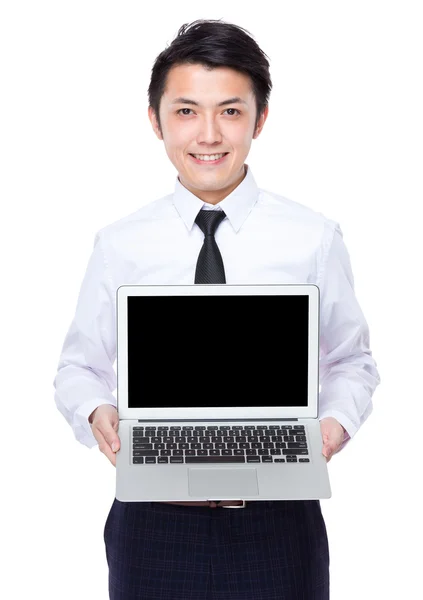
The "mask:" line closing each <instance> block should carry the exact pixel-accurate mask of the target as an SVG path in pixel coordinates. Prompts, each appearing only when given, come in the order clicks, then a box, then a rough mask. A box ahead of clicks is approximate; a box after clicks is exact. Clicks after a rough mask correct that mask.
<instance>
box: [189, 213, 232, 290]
mask: <svg viewBox="0 0 423 600" xmlns="http://www.w3.org/2000/svg"><path fill="white" fill-rule="evenodd" d="M225 217H226V215H225V213H224V212H223V210H200V211H199V213H198V215H197V218H196V219H195V222H196V223H197V225H198V227H199V228H200V229H201V231H202V232H203V233H204V242H203V246H202V248H201V250H200V254H199V255H198V260H197V268H196V270H195V281H194V283H226V279H225V268H224V266H223V260H222V255H221V254H220V250H219V248H218V245H217V244H216V240H215V239H214V234H215V231H216V229H217V227H218V225H219V224H220V223H221V222H222V221H223V219H224V218H225Z"/></svg>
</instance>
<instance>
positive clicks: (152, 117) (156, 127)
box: [148, 106, 163, 140]
mask: <svg viewBox="0 0 423 600" xmlns="http://www.w3.org/2000/svg"><path fill="white" fill-rule="evenodd" d="M148 118H149V119H150V123H151V125H152V127H153V131H154V133H155V134H156V135H157V137H158V138H159V140H162V139H163V136H162V133H161V131H160V127H159V123H158V121H157V117H156V113H155V112H154V109H153V107H152V106H149V107H148Z"/></svg>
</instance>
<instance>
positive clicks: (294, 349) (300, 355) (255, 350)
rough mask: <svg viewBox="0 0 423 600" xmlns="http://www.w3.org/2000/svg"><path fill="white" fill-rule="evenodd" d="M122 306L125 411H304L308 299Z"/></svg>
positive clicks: (170, 299) (138, 299) (179, 299)
mask: <svg viewBox="0 0 423 600" xmlns="http://www.w3.org/2000/svg"><path fill="white" fill-rule="evenodd" d="M127 302H128V307H127V308H128V312H127V315H128V322H127V329H128V346H127V352H128V407H129V408H182V407H192V406H195V407H228V406H231V407H247V406H275V407H277V406H294V407H296V406H298V407H300V406H301V407H304V406H307V390H308V330H309V320H308V314H309V298H308V296H307V295H286V296H284V295H282V296H281V295H233V296H232V295H222V296H220V295H217V296H216V295H213V296H212V295H210V296H208V295H198V296H197V295H192V296H190V295H188V296H187V295H184V296H182V295H181V296H177V295H176V296H129V297H128V299H127Z"/></svg>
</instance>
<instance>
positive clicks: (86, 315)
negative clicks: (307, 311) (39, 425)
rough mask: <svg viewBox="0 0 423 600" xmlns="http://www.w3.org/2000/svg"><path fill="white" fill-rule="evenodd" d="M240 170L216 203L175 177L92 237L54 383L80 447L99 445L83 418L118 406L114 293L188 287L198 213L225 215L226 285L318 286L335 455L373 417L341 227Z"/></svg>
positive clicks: (324, 409)
mask: <svg viewBox="0 0 423 600" xmlns="http://www.w3.org/2000/svg"><path fill="white" fill-rule="evenodd" d="M245 169H246V176H245V177H244V179H243V181H242V182H241V183H240V184H239V185H238V187H237V188H235V189H234V190H233V191H232V192H231V193H230V194H229V195H228V196H227V197H226V198H225V199H224V200H222V201H221V202H220V203H219V204H218V205H216V206H213V205H210V204H206V203H204V202H203V201H202V200H200V199H199V198H197V196H195V195H194V194H192V193H191V192H190V191H188V190H187V189H186V188H185V187H184V186H183V185H182V184H181V183H180V181H179V178H178V177H176V182H175V189H174V192H173V193H172V194H169V195H167V196H164V197H162V198H159V199H156V200H154V201H152V202H150V203H149V204H147V205H145V206H143V207H141V208H140V209H139V210H137V211H135V212H134V213H131V214H130V215H128V216H125V217H123V218H121V219H119V220H118V221H116V222H114V223H112V224H110V225H107V226H105V227H103V228H102V229H100V230H99V231H98V232H97V233H96V235H95V240H94V248H93V251H92V254H91V256H90V258H89V261H88V266H87V269H86V272H85V276H84V278H83V281H82V285H81V289H80V293H79V296H78V301H77V306H76V312H75V315H74V317H73V320H72V322H71V324H70V327H69V330H68V332H67V335H66V337H65V340H64V344H63V348H62V352H61V355H60V359H59V364H58V368H57V374H56V377H55V379H54V382H53V385H54V388H55V402H56V405H57V408H58V409H59V410H60V412H61V413H62V414H63V415H64V417H65V419H66V420H67V422H68V423H69V425H70V426H71V427H72V429H73V431H74V434H75V437H76V439H77V440H79V441H80V442H81V443H82V444H85V445H86V446H88V447H89V448H91V447H93V446H95V445H96V444H97V441H96V439H95V437H94V436H93V434H92V431H91V425H90V423H89V422H88V417H89V416H90V414H91V413H92V412H93V410H94V409H95V408H97V406H99V405H100V404H112V405H114V406H116V397H115V395H114V393H113V392H114V391H115V389H116V387H117V379H116V373H115V369H114V363H115V359H116V297H115V294H116V290H117V288H118V287H119V286H120V285H123V284H193V283H194V274H195V267H196V262H197V258H198V254H199V252H200V249H201V246H202V244H203V239H204V235H203V233H202V232H201V230H200V228H199V227H198V226H197V225H196V224H195V223H194V220H195V217H196V215H197V213H198V211H199V210H200V209H201V208H209V209H214V210H216V209H222V210H224V211H225V213H226V218H225V219H224V220H223V221H222V223H221V224H220V225H219V227H218V229H217V232H216V235H215V238H216V242H217V244H218V246H219V249H220V252H221V254H222V257H223V262H224V266H225V274H226V283H228V284H246V283H266V284H272V283H291V284H292V283H313V284H316V285H317V286H318V287H319V288H320V357H319V358H320V360H319V371H320V385H321V391H320V396H319V419H323V418H324V417H329V416H331V417H334V418H335V419H337V421H339V423H341V425H343V427H344V428H345V430H346V434H345V437H344V443H343V445H342V447H341V449H342V448H344V447H345V444H346V443H347V442H348V441H349V439H350V438H352V437H353V436H354V435H355V433H356V432H357V431H358V429H359V428H360V426H361V425H362V424H363V423H364V421H365V420H366V419H367V417H368V416H369V415H370V413H371V411H372V408H373V405H372V395H373V392H374V390H375V389H376V387H377V385H378V384H379V383H380V377H379V374H378V371H377V368H376V362H375V360H374V359H373V358H372V353H371V351H370V348H369V330H368V325H367V323H366V320H365V318H364V315H363V313H362V311H361V309H360V306H359V304H358V302H357V299H356V297H355V294H354V281H353V274H352V271H351V266H350V260H349V255H348V252H347V249H346V247H345V244H344V242H343V238H342V232H341V228H340V226H339V224H338V223H337V222H335V221H332V220H330V219H328V218H326V217H325V216H324V215H322V214H321V213H318V212H315V211H314V210H312V209H310V208H308V207H306V206H304V205H301V204H299V203H296V202H294V201H292V200H289V199H287V198H285V197H283V196H280V195H277V194H275V193H272V192H269V191H266V190H263V189H261V188H258V187H257V185H256V182H255V180H254V177H253V174H252V172H251V168H250V167H249V166H248V165H247V164H246V165H245ZM223 335H224V334H223ZM158 360H160V358H158Z"/></svg>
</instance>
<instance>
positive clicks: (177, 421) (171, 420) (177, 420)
mask: <svg viewBox="0 0 423 600" xmlns="http://www.w3.org/2000/svg"><path fill="white" fill-rule="evenodd" d="M163 421H166V422H167V423H198V422H199V421H202V422H205V423H216V422H218V423H231V422H234V421H247V422H250V421H251V422H256V421H260V422H263V423H264V422H266V421H269V422H274V421H277V422H280V421H291V422H292V421H298V418H296V417H292V418H279V419H277V418H275V419H262V418H260V417H257V418H256V419H239V418H233V419H166V418H163V419H138V423H163Z"/></svg>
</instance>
